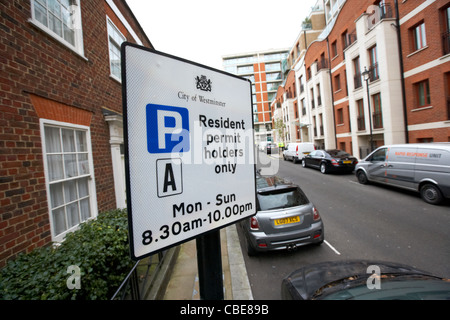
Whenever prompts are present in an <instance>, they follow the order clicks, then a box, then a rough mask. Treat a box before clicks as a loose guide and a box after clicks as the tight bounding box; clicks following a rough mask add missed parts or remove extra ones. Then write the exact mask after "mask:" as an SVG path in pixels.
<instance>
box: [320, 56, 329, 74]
mask: <svg viewBox="0 0 450 320" xmlns="http://www.w3.org/2000/svg"><path fill="white" fill-rule="evenodd" d="M329 68H330V67H329V65H328V60H326V59H321V60H320V61H317V72H319V71H320V70H322V69H329Z"/></svg>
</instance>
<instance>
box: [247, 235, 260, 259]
mask: <svg viewBox="0 0 450 320" xmlns="http://www.w3.org/2000/svg"><path fill="white" fill-rule="evenodd" d="M245 242H246V244H247V255H248V256H249V257H254V256H256V255H257V253H258V251H256V250H255V248H253V246H252V245H251V243H250V241H249V240H248V239H247V238H245Z"/></svg>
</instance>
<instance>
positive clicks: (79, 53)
mask: <svg viewBox="0 0 450 320" xmlns="http://www.w3.org/2000/svg"><path fill="white" fill-rule="evenodd" d="M28 22H29V23H30V24H32V25H33V26H34V27H36V28H38V29H39V30H41V31H42V32H44V33H46V34H47V35H49V36H50V37H52V38H53V39H55V40H56V41H58V42H59V43H60V44H62V45H63V46H64V47H66V48H67V49H70V50H71V51H72V52H73V53H75V54H76V55H77V56H79V57H80V58H82V59H83V60H85V61H89V59H88V58H86V57H85V56H84V50H83V49H79V50H77V48H76V47H74V46H71V45H70V44H69V43H67V42H66V41H64V40H62V39H61V38H60V37H58V36H57V35H56V34H54V33H53V32H51V31H50V30H49V29H47V27H45V26H43V25H42V24H40V23H39V22H37V21H36V20H33V19H28Z"/></svg>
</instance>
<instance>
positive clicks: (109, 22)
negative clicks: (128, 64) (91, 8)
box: [106, 16, 127, 83]
mask: <svg viewBox="0 0 450 320" xmlns="http://www.w3.org/2000/svg"><path fill="white" fill-rule="evenodd" d="M108 25H110V26H111V27H112V28H113V29H114V31H115V32H117V34H118V36H119V37H120V38H122V39H121V40H122V42H125V41H127V38H126V37H125V36H124V35H123V34H122V32H120V30H119V28H117V27H116V25H115V24H114V23H113V22H112V20H111V19H110V18H109V17H108V16H107V17H106V30H107V34H108V56H109V76H110V77H112V78H113V79H115V80H117V81H119V82H120V83H122V74H121V72H122V69H120V73H119V74H120V76H119V77H118V76H117V75H115V74H113V73H112V59H111V46H112V45H115V46H117V48H118V49H119V54H120V46H121V44H122V43H117V41H115V39H114V37H113V36H112V35H110V34H109V28H108ZM111 42H114V43H111ZM119 66H120V55H119Z"/></svg>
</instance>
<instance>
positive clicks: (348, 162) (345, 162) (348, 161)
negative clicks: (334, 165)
mask: <svg viewBox="0 0 450 320" xmlns="http://www.w3.org/2000/svg"><path fill="white" fill-rule="evenodd" d="M350 163H352V161H351V160H345V161H344V164H350Z"/></svg>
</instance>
